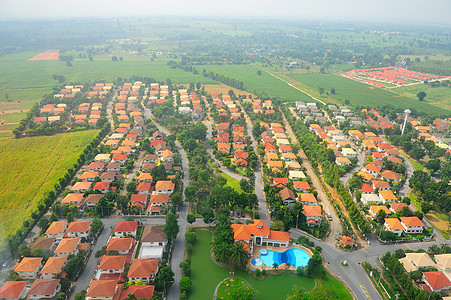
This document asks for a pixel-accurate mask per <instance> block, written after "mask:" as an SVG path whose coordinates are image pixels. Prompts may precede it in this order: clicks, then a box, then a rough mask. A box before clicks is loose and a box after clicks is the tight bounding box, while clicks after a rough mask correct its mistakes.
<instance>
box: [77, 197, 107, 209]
mask: <svg viewBox="0 0 451 300" xmlns="http://www.w3.org/2000/svg"><path fill="white" fill-rule="evenodd" d="M102 198H103V195H102V194H89V195H88V196H87V197H85V198H83V200H82V201H81V205H82V206H83V207H87V208H93V207H94V206H96V204H97V203H99V201H100V199H102Z"/></svg>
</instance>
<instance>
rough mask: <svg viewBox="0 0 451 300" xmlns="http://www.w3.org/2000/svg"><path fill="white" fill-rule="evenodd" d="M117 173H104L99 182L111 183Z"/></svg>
mask: <svg viewBox="0 0 451 300" xmlns="http://www.w3.org/2000/svg"><path fill="white" fill-rule="evenodd" d="M116 174H117V172H104V173H102V175H100V181H101V182H113V181H116Z"/></svg>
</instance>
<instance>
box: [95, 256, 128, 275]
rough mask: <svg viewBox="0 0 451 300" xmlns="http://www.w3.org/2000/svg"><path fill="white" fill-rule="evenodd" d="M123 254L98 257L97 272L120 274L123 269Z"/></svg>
mask: <svg viewBox="0 0 451 300" xmlns="http://www.w3.org/2000/svg"><path fill="white" fill-rule="evenodd" d="M126 259H127V258H126V256H125V255H104V256H102V257H101V258H100V262H99V267H98V272H99V273H100V274H101V275H102V274H121V273H122V272H124V270H125V261H126Z"/></svg>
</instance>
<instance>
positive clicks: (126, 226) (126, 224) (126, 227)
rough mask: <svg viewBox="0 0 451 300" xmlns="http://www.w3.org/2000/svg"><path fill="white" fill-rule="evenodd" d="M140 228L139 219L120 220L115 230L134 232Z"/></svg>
mask: <svg viewBox="0 0 451 300" xmlns="http://www.w3.org/2000/svg"><path fill="white" fill-rule="evenodd" d="M137 228H138V221H119V222H117V223H116V227H114V232H134V231H135V230H136V229H137Z"/></svg>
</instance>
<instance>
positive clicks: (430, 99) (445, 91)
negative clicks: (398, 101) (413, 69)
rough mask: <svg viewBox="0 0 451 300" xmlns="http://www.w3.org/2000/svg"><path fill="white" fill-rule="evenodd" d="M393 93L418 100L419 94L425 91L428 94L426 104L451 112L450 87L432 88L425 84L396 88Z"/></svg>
mask: <svg viewBox="0 0 451 300" xmlns="http://www.w3.org/2000/svg"><path fill="white" fill-rule="evenodd" d="M392 91H395V92H397V93H399V94H401V95H403V96H405V97H409V98H411V99H414V100H417V99H418V98H417V94H418V92H420V91H424V92H426V98H425V102H426V103H430V104H432V105H435V106H438V107H443V108H445V109H447V110H451V88H448V87H444V86H440V87H431V86H429V85H425V84H416V85H410V86H403V87H399V88H395V89H392Z"/></svg>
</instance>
